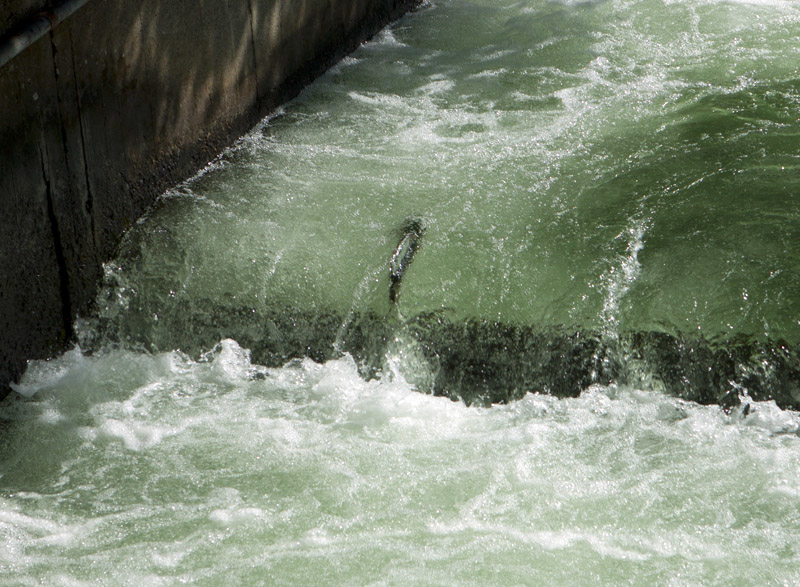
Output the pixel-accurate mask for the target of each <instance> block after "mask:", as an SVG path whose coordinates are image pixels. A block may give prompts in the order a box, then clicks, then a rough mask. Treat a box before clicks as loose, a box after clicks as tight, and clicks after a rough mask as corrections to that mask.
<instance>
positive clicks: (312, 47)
mask: <svg viewBox="0 0 800 587" xmlns="http://www.w3.org/2000/svg"><path fill="white" fill-rule="evenodd" d="M417 1H418V0H224V1H220V0H191V1H190V0H172V1H169V2H166V1H163V0H141V1H138V2H127V1H125V0H91V1H90V2H88V3H86V5H85V6H83V7H81V8H80V9H79V10H77V11H76V12H75V13H74V14H72V15H71V16H70V17H69V18H68V19H66V20H65V21H64V22H63V23H60V24H58V26H57V27H54V28H52V30H50V31H49V32H47V33H46V34H45V35H44V36H42V37H41V38H40V39H38V40H37V41H35V42H34V43H33V44H32V45H31V46H30V47H27V48H26V49H25V50H24V51H22V52H21V53H20V54H19V55H17V56H15V57H14V58H13V59H11V60H10V61H9V62H8V63H6V64H5V65H4V66H2V68H0V198H2V204H0V208H1V210H0V234H2V235H3V238H2V239H0V333H2V335H1V336H2V338H0V397H2V396H4V395H6V393H7V392H8V383H9V382H12V381H14V380H16V379H17V378H18V377H19V376H20V374H21V373H22V371H23V370H24V368H25V365H26V361H27V360H28V359H36V358H45V357H48V356H51V355H52V354H54V353H58V352H59V351H61V350H63V348H64V347H65V345H66V344H67V343H68V342H69V341H70V339H71V338H72V334H73V333H72V324H73V321H74V319H75V317H76V316H77V315H78V313H84V312H86V311H87V310H88V308H89V304H90V300H91V299H92V297H93V295H94V292H95V289H96V286H97V283H98V278H99V276H100V267H101V264H102V262H103V261H104V260H106V259H107V258H108V257H109V256H110V255H111V254H112V252H113V250H114V248H115V246H116V244H117V242H118V239H119V238H120V236H121V234H122V233H123V231H124V230H125V229H126V228H127V227H128V226H129V225H130V224H131V223H132V222H133V221H134V220H135V219H136V218H137V217H138V216H140V215H141V214H142V212H144V210H145V209H146V208H147V206H149V205H150V204H152V203H153V201H154V200H155V198H156V197H157V196H158V195H159V194H160V193H161V192H163V190H164V189H166V188H167V187H169V186H171V185H174V184H175V183H177V182H179V181H181V180H183V179H185V178H186V177H188V176H190V175H191V174H193V173H194V172H195V171H196V170H197V169H198V168H199V167H201V166H202V165H203V164H205V163H206V162H207V161H209V160H210V159H211V158H213V157H214V155H215V154H216V153H218V152H219V151H221V150H222V149H223V148H224V147H225V146H227V145H228V144H230V143H231V142H232V141H233V140H235V139H236V138H237V137H239V136H241V135H242V134H243V133H244V132H246V131H247V130H248V129H249V128H250V127H252V126H253V125H254V124H255V123H256V122H257V121H258V120H260V119H261V118H262V117H263V116H264V115H266V114H267V113H268V112H269V111H271V110H272V109H274V108H275V107H277V106H278V105H280V104H281V103H283V102H285V101H287V100H288V99H290V98H292V97H293V96H295V95H296V94H297V93H298V92H299V91H300V89H302V87H303V86H304V85H306V84H307V83H308V82H309V81H311V80H312V79H314V77H316V76H317V75H319V74H320V73H322V72H323V71H324V70H325V69H326V68H327V67H328V66H330V65H331V64H333V63H334V62H335V61H337V60H338V59H339V58H341V57H342V56H343V55H345V54H346V53H347V52H349V51H351V50H353V49H354V48H355V47H357V46H358V45H359V44H360V43H361V42H363V41H364V40H366V39H367V38H368V37H370V36H371V35H372V34H374V33H375V32H377V31H378V30H379V29H380V28H381V27H383V26H384V25H386V24H387V23H388V22H390V21H391V20H393V19H396V18H398V17H399V16H401V15H402V14H403V13H404V12H405V11H407V10H408V9H410V8H411V7H413V5H414V4H416V3H417ZM57 4H58V2H46V1H43V0H10V1H9V2H8V3H7V4H6V5H5V6H4V7H3V8H0V41H2V40H3V39H6V40H7V39H9V38H11V37H12V36H14V35H15V34H18V33H19V31H22V30H24V29H25V27H26V26H29V25H30V24H31V22H33V20H35V19H36V18H37V17H39V16H40V15H41V14H42V12H43V11H47V10H52V9H53V8H54V7H55V6H56V5H57Z"/></svg>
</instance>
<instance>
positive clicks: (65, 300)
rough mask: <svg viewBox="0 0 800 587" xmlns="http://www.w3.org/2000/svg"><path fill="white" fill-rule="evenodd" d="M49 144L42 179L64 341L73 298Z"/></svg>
mask: <svg viewBox="0 0 800 587" xmlns="http://www.w3.org/2000/svg"><path fill="white" fill-rule="evenodd" d="M46 152H47V145H46V144H45V143H44V141H43V143H42V149H41V151H40V157H41V163H42V179H44V185H45V190H46V199H47V219H48V221H49V222H50V231H51V233H52V235H53V251H54V253H55V256H56V264H57V265H58V280H59V289H60V292H61V322H62V328H63V329H64V339H65V340H63V341H59V342H60V343H64V342H66V341H68V340H69V339H71V338H72V300H71V296H70V292H69V272H68V271H67V262H66V259H65V258H64V247H63V246H62V244H61V231H60V230H59V228H58V220H57V219H56V211H55V206H54V204H53V190H52V187H51V185H50V178H49V176H48V174H47V163H46V161H45V159H46V155H45V154H46Z"/></svg>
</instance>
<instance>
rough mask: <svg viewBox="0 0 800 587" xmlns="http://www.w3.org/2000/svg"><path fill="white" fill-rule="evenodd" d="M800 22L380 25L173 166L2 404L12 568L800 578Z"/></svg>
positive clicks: (84, 579)
mask: <svg viewBox="0 0 800 587" xmlns="http://www.w3.org/2000/svg"><path fill="white" fill-rule="evenodd" d="M798 31H800V7H797V6H795V4H794V3H791V2H785V1H780V0H763V1H756V0H751V1H744V0H737V1H734V0H731V1H727V2H722V1H711V0H682V1H681V0H675V1H669V2H668V1H663V0H662V1H655V0H647V1H645V0H642V1H635V0H606V1H597V2H592V1H589V2H578V1H575V2H573V1H560V2H555V1H549V2H548V1H538V0H536V1H534V0H531V1H529V2H509V1H504V0H492V1H489V0H481V1H477V2H463V1H455V0H453V1H441V2H437V3H435V4H431V5H426V6H424V7H423V8H422V9H421V10H420V11H418V12H417V13H415V14H413V15H410V16H409V17H407V18H405V19H404V20H402V21H401V22H400V23H397V24H396V25H395V26H394V27H392V28H391V29H390V30H388V31H385V32H384V33H382V34H381V35H379V36H378V38H377V39H376V40H375V41H373V42H372V43H370V44H368V45H366V46H364V47H362V48H361V49H360V50H359V51H358V52H356V53H355V54H354V55H353V56H351V57H350V58H348V59H346V60H345V61H344V62H342V63H341V64H339V65H338V66H337V67H335V68H334V69H333V70H332V71H331V72H329V73H328V74H327V75H326V76H324V77H323V79H321V80H320V81H319V82H318V83H316V84H315V85H313V86H312V87H310V88H308V89H307V90H306V91H305V92H304V93H303V95H302V96H301V97H300V98H299V99H298V100H295V101H294V102H292V103H291V104H289V105H287V106H286V107H285V108H284V109H283V110H282V111H281V112H280V113H278V115H276V116H274V117H272V118H270V119H268V120H267V121H265V122H264V123H263V124H262V125H259V127H257V128H256V129H254V130H253V132H252V133H251V134H249V135H248V136H246V137H244V138H243V139H242V140H241V141H240V143H239V144H238V145H237V146H236V147H235V148H233V149H231V150H230V151H229V152H227V153H226V154H224V156H223V157H221V158H220V159H219V160H217V161H215V162H213V163H212V164H210V165H209V167H208V168H207V169H205V170H204V171H203V172H202V173H201V174H200V175H198V177H196V178H195V179H193V180H192V181H190V182H188V183H187V184H185V185H182V186H178V187H176V188H175V189H174V190H171V191H170V192H168V193H167V194H165V197H164V198H163V199H162V201H161V203H160V205H159V206H158V207H157V208H156V209H154V210H153V211H152V212H151V213H149V214H148V216H147V217H146V218H144V219H143V220H142V221H141V222H140V223H139V224H138V225H137V226H135V227H134V229H133V230H132V231H131V232H130V233H129V234H128V235H127V236H126V238H125V241H124V242H123V244H122V246H121V248H120V251H119V254H118V256H117V257H116V259H114V261H112V262H111V263H109V264H108V265H107V267H106V279H105V283H104V286H103V289H102V291H101V294H100V296H99V297H98V302H97V308H96V312H95V314H94V315H93V316H90V317H86V318H84V319H83V320H82V321H81V324H80V325H79V330H80V332H81V337H80V347H79V348H76V349H75V350H73V351H70V352H69V353H67V354H65V355H64V356H62V357H60V358H58V359H55V360H52V361H49V362H37V363H33V364H32V365H31V366H30V368H29V370H28V372H27V373H26V375H25V377H24V379H23V381H22V382H21V383H20V385H19V386H17V391H18V392H19V393H18V394H16V396H15V397H13V398H11V399H10V400H9V401H6V402H5V403H4V404H3V405H2V406H1V407H0V410H2V411H1V412H0V418H2V420H0V421H1V422H2V428H0V442H2V445H0V455H2V457H0V536H1V537H2V540H3V542H4V544H5V545H6V548H5V549H4V550H2V551H0V571H2V572H0V583H8V584H33V583H40V582H44V583H47V584H65V585H72V584H84V583H92V584H96V583H102V584H135V585H141V584H174V583H179V582H195V583H200V584H223V583H224V584H237V583H238V584H307V583H312V582H313V583H326V584H327V583H332V584H401V583H402V584H409V583H410V584H453V583H458V584H485V583H491V584H501V583H502V584H506V583H516V584H598V583H607V584H618V583H631V584H640V585H650V584H674V585H701V584H702V585H708V584H718V585H728V584H800V571H798V569H800V437H799V436H798V432H799V431H800V416H798V413H797V412H795V411H792V409H797V407H798V406H799V405H800V375H798V373H800V366H798V363H797V356H798V353H797V347H798V345H800V278H798V274H800V273H798V269H800V253H798V251H800V247H798V246H797V245H798V244H800V228H798V227H800V222H798V221H799V220H800V203H799V202H800V200H798V199H797V198H796V193H797V191H798V188H800V174H798V166H799V165H800V163H799V161H800V147H798V145H800V142H798V135H800V75H798V68H797V65H796V64H797V63H799V62H800V60H799V59H798V58H800V46H798V45H797V43H796V38H797V35H798ZM409 218H414V219H418V220H419V222H420V223H422V224H423V225H424V235H423V236H422V238H421V241H420V242H421V244H420V248H419V250H418V251H417V252H416V255H415V256H414V259H413V262H412V263H411V264H410V265H409V266H408V267H407V268H406V270H405V271H404V274H403V278H402V282H401V284H400V287H399V290H398V293H397V296H396V302H397V303H396V304H393V303H391V302H390V296H389V291H390V279H389V269H388V267H389V259H390V258H391V256H392V253H393V252H394V251H395V249H396V247H397V245H398V243H399V242H400V241H401V239H402V238H403V232H402V230H403V228H402V227H403V226H404V224H407V223H408V219H409ZM303 357H311V358H313V359H316V362H315V361H313V360H311V359H310V358H303ZM421 392H422V393H421ZM428 392H433V393H434V394H443V395H446V396H449V398H454V399H458V398H463V399H464V400H466V402H467V403H472V404H473V405H472V406H471V407H468V406H467V405H466V404H465V403H464V401H451V399H449V398H448V397H439V396H437V395H432V394H430V393H428ZM543 392H550V393H554V394H556V395H558V396H561V397H555V396H553V395H547V394H545V393H543ZM571 396H572V397H571ZM684 398H690V399H699V400H701V401H703V402H705V403H708V404H709V405H700V404H697V403H694V402H691V401H686V399H684ZM509 400H510V401H509ZM723 400H724V401H723ZM496 401H503V402H505V401H508V403H504V404H502V405H494V406H492V407H480V406H488V405H489V404H490V403H492V402H496ZM775 401H777V402H778V403H779V404H780V405H781V406H782V407H783V408H786V409H781V408H780V407H778V405H776V403H775ZM719 402H722V403H723V404H724V405H725V406H726V408H727V409H726V410H723V409H721V408H720V406H719V405H716V404H718V403H719Z"/></svg>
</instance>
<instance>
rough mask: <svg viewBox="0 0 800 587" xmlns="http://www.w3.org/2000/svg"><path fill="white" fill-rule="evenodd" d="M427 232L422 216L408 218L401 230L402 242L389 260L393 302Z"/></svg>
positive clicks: (390, 288) (390, 297)
mask: <svg viewBox="0 0 800 587" xmlns="http://www.w3.org/2000/svg"><path fill="white" fill-rule="evenodd" d="M423 234H425V226H424V224H423V222H422V219H420V218H408V219H406V221H405V223H404V224H403V227H402V228H401V231H400V235H401V236H400V242H399V243H398V244H397V248H396V249H395V251H394V253H393V254H392V258H391V259H390V260H389V281H390V282H391V284H390V286H389V301H390V302H391V303H392V304H396V303H397V296H398V295H399V293H400V283H401V282H402V280H403V275H404V274H405V272H406V269H408V266H409V265H411V261H413V260H414V255H416V254H417V250H418V249H419V246H420V241H421V240H422V235H423Z"/></svg>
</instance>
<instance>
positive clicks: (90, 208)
mask: <svg viewBox="0 0 800 587" xmlns="http://www.w3.org/2000/svg"><path fill="white" fill-rule="evenodd" d="M69 49H70V54H71V56H72V83H73V89H74V92H75V109H76V110H77V111H78V126H79V127H80V130H81V133H80V136H81V159H82V160H83V174H84V181H85V182H86V214H87V215H88V216H89V226H90V227H91V230H92V249H93V250H96V249H97V233H96V231H95V225H94V193H93V192H92V184H91V181H90V177H89V161H88V158H87V157H86V128H85V125H84V122H83V109H82V108H81V98H80V92H79V90H78V72H77V68H76V67H75V46H74V44H73V43H72V28H71V27H70V29H69Z"/></svg>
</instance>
